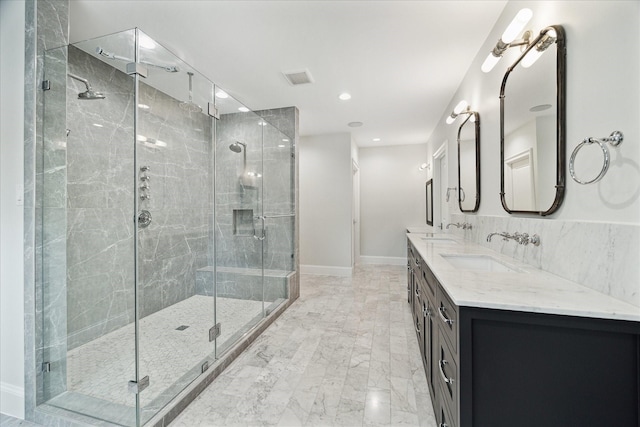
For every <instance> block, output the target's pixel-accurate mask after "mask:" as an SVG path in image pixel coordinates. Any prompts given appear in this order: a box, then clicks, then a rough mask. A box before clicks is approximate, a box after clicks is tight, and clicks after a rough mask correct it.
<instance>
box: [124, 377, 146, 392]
mask: <svg viewBox="0 0 640 427" xmlns="http://www.w3.org/2000/svg"><path fill="white" fill-rule="evenodd" d="M147 387H149V375H147V376H146V377H144V378H141V379H140V381H133V380H131V381H129V384H128V387H127V388H128V389H129V391H130V392H131V393H133V394H138V393H140V392H141V391H142V390H144V389H145V388H147Z"/></svg>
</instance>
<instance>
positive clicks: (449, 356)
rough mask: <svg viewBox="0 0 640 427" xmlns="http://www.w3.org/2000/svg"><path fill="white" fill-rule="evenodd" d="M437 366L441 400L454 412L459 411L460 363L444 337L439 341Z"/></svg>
mask: <svg viewBox="0 0 640 427" xmlns="http://www.w3.org/2000/svg"><path fill="white" fill-rule="evenodd" d="M436 363H437V365H436V367H435V369H436V372H437V375H438V378H439V379H438V384H439V386H440V390H441V391H442V393H441V394H440V396H441V398H440V401H441V402H442V401H444V403H445V404H446V405H447V406H448V407H449V409H451V413H452V414H457V413H458V394H459V393H458V390H459V388H460V387H459V384H458V364H457V361H456V359H455V357H454V354H453V353H452V352H451V349H450V348H449V346H448V345H447V343H446V342H444V341H443V340H442V339H440V340H439V341H438V360H437V361H436Z"/></svg>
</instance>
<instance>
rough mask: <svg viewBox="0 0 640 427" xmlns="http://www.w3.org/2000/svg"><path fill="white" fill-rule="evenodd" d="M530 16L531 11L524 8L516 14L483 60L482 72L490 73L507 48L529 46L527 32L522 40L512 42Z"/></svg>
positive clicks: (531, 14)
mask: <svg viewBox="0 0 640 427" xmlns="http://www.w3.org/2000/svg"><path fill="white" fill-rule="evenodd" d="M532 16H533V12H532V11H531V9H527V8H525V9H521V10H520V12H518V14H517V15H516V17H515V18H513V21H511V23H510V24H509V26H508V27H507V29H506V30H504V33H502V37H500V40H498V43H496V45H495V47H494V48H493V50H492V51H491V52H489V55H488V56H487V59H485V60H484V62H483V63H482V71H483V72H485V73H488V72H489V71H491V70H492V69H493V67H495V65H496V64H497V63H498V61H499V60H500V58H502V54H503V53H504V51H505V50H507V49H508V48H510V47H513V46H522V45H528V44H529V38H528V37H527V35H530V33H529V32H527V33H525V36H524V37H523V39H522V40H518V41H516V42H514V40H515V39H516V37H517V36H518V34H520V31H522V29H523V28H524V26H525V25H527V22H529V20H530V19H531V17H532Z"/></svg>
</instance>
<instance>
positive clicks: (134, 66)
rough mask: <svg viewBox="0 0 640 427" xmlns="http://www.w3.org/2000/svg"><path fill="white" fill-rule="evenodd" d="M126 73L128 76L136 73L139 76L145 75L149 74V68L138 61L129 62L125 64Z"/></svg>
mask: <svg viewBox="0 0 640 427" xmlns="http://www.w3.org/2000/svg"><path fill="white" fill-rule="evenodd" d="M127 74H129V75H130V76H132V75H134V74H137V75H139V76H140V77H147V74H149V70H148V69H147V67H145V66H144V65H142V64H140V63H138V62H129V63H128V64H127Z"/></svg>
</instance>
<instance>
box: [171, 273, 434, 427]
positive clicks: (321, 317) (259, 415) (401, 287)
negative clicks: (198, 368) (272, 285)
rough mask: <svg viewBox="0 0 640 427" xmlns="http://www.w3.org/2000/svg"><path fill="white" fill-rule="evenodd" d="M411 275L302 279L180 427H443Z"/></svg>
mask: <svg viewBox="0 0 640 427" xmlns="http://www.w3.org/2000/svg"><path fill="white" fill-rule="evenodd" d="M405 276H406V271H405V269H404V268H403V267H400V266H397V267H396V266H359V267H357V268H356V269H355V271H354V274H353V276H352V277H349V278H345V277H333V276H312V275H302V276H301V280H300V287H301V292H300V293H301V297H300V299H299V300H297V301H296V302H295V303H294V304H293V305H292V306H291V307H290V308H289V309H288V310H287V311H286V312H285V313H284V314H283V315H282V316H281V317H280V318H279V319H278V320H277V321H276V322H274V323H273V324H272V325H271V326H269V328H268V329H267V330H266V331H265V332H264V333H263V334H262V335H261V336H260V338H259V339H258V340H256V341H255V342H254V343H253V344H252V345H251V346H250V347H249V348H248V349H247V350H246V351H245V352H244V354H242V355H241V356H240V357H239V358H238V359H236V360H235V361H234V362H233V363H232V365H231V366H230V367H229V368H228V369H227V370H226V371H225V372H224V373H223V374H222V375H220V376H219V377H218V378H217V379H216V380H215V381H214V382H213V383H212V384H211V385H210V386H209V387H208V388H207V389H206V390H205V391H204V392H203V393H202V394H201V395H200V396H199V397H198V398H197V399H196V400H195V401H194V402H193V403H192V404H191V405H189V406H188V407H187V408H186V409H185V410H184V411H183V412H182V414H180V415H179V416H178V418H176V419H175V420H174V422H173V423H172V424H171V425H172V426H179V427H187V426H210V427H215V426H232V425H233V426H235V425H238V426H285V427H288V426H291V427H294V426H390V425H392V426H396V425H402V426H424V427H435V426H436V422H435V416H434V414H433V410H432V406H431V401H430V396H429V389H428V387H427V383H426V379H425V373H424V368H423V365H422V360H421V359H420V353H419V349H418V346H417V343H416V339H415V332H414V330H413V323H412V318H411V313H410V308H409V305H408V304H407V303H406V284H405Z"/></svg>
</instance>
